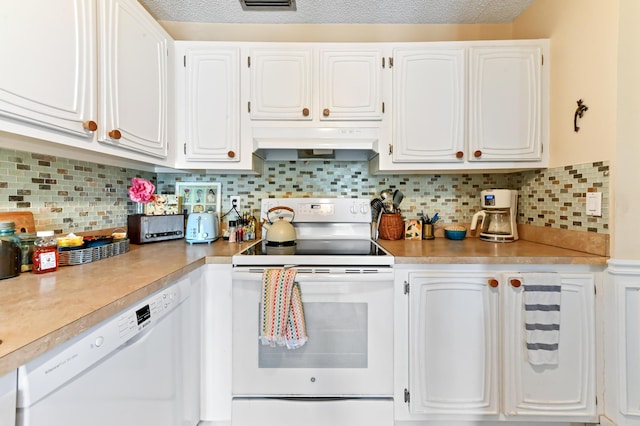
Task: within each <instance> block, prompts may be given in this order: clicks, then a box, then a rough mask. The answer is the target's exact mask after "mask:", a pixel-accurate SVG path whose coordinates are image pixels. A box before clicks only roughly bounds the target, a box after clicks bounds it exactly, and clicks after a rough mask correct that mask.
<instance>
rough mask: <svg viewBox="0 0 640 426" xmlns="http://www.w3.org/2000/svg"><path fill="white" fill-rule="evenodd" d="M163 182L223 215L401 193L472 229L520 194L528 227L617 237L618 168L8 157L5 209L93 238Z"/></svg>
mask: <svg viewBox="0 0 640 426" xmlns="http://www.w3.org/2000/svg"><path fill="white" fill-rule="evenodd" d="M136 176H139V177H143V178H146V179H150V180H152V181H156V182H157V187H158V192H161V193H174V191H175V183H176V182H177V181H180V182H185V181H195V182H208V181H213V182H219V183H221V185H222V211H223V213H225V212H226V211H228V209H229V208H230V203H229V195H240V196H241V197H242V198H243V200H244V203H243V210H257V209H258V208H259V204H260V200H261V199H262V198H265V197H320V196H329V197H364V198H373V197H375V196H378V195H379V193H380V191H381V190H382V189H384V188H391V189H399V190H400V191H402V192H403V194H404V195H405V198H404V200H403V202H402V204H401V206H400V207H401V209H402V211H403V214H404V216H405V217H407V218H414V217H417V214H418V212H420V211H424V212H425V213H426V214H429V215H432V214H433V213H435V212H439V214H440V216H441V217H442V218H443V221H444V222H463V223H466V222H470V221H471V217H472V216H473V214H474V213H475V212H476V211H477V210H478V209H479V207H480V198H479V197H480V191H481V190H482V189H488V188H511V189H517V190H519V193H520V201H519V205H518V209H519V218H518V222H519V223H530V224H532V225H536V226H547V227H552V228H562V229H572V230H578V231H590V232H598V233H605V234H606V233H609V211H608V210H609V209H608V202H609V165H608V162H596V163H588V164H578V165H572V166H566V167H559V168H553V169H546V170H538V171H526V172H517V173H492V174H441V175H440V174H432V175H404V174H403V175H387V176H373V175H369V171H368V165H367V164H366V163H364V162H362V163H360V162H346V161H343V162H340V161H307V162H303V161H300V162H286V161H281V162H276V161H273V162H267V163H265V169H264V173H263V174H262V175H260V176H254V175H235V174H215V175H211V174H196V173H193V174H192V173H159V174H157V175H156V174H154V173H151V172H141V171H139V170H132V169H125V168H119V167H113V166H105V165H102V164H96V163H89V162H83V161H76V160H69V159H65V158H60V157H52V156H45V155H41V154H37V153H28V152H22V151H14V150H7V149H0V200H1V201H0V211H12V210H21V211H31V212H33V214H34V217H35V218H36V228H37V229H38V230H42V229H53V230H55V231H56V232H63V233H68V232H74V231H89V230H95V229H102V228H112V227H118V226H125V225H126V217H127V214H130V213H134V209H135V203H132V202H131V201H129V198H128V196H127V188H128V186H129V185H130V180H131V178H132V177H136ZM590 191H598V192H602V193H603V200H602V206H603V210H602V217H587V216H586V215H585V204H586V193H587V192H590Z"/></svg>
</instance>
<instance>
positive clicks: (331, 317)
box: [256, 302, 368, 368]
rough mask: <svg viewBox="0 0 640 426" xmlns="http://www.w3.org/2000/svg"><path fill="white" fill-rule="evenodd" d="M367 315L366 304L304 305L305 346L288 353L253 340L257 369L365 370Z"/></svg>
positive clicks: (279, 347)
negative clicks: (256, 349) (306, 339)
mask: <svg viewBox="0 0 640 426" xmlns="http://www.w3.org/2000/svg"><path fill="white" fill-rule="evenodd" d="M258 309H259V307H256V312H259V311H258ZM367 311H368V310H367V304H366V303H353V302H352V303H331V302H315V303H305V304H304V316H305V321H306V324H307V335H308V336H309V340H308V341H307V343H305V345H304V346H302V347H301V348H298V349H295V350H291V349H287V348H284V347H281V346H276V347H271V346H268V345H262V344H260V343H259V342H258V339H256V344H257V345H258V367H259V368H367V334H368V330H367V324H368V318H367ZM259 321H260V320H259V319H258V322H259ZM258 327H259V324H258Z"/></svg>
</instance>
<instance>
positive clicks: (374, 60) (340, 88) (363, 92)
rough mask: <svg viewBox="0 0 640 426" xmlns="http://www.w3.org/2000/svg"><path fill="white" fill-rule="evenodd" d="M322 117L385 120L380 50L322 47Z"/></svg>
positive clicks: (320, 55) (326, 119)
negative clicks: (383, 115) (383, 118)
mask: <svg viewBox="0 0 640 426" xmlns="http://www.w3.org/2000/svg"><path fill="white" fill-rule="evenodd" d="M319 60H320V80H319V84H320V88H319V94H320V104H319V111H318V112H319V118H320V120H323V121H333V120H382V66H383V65H382V60H383V58H382V52H381V50H380V49H371V48H369V49H366V48H360V49H349V48H346V49H337V48H320V49H319Z"/></svg>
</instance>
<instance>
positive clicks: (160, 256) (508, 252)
mask: <svg viewBox="0 0 640 426" xmlns="http://www.w3.org/2000/svg"><path fill="white" fill-rule="evenodd" d="M379 243H380V244H381V245H382V246H383V247H384V248H385V249H386V250H387V251H389V252H390V253H391V254H393V255H394V256H396V258H395V263H397V264H435V263H492V264H499V263H503V264H508V263H521V264H522V263H526V264H532V263H541V264H543V263H546V264H590V265H605V264H606V259H607V258H606V257H602V256H596V255H592V254H587V253H582V252H577V251H573V250H566V249H561V248H556V247H552V246H548V245H543V244H537V243H532V242H527V241H517V242H515V243H507V244H493V243H486V242H482V241H478V239H477V238H467V239H465V240H463V241H449V240H446V239H444V238H436V239H435V240H431V241H404V240H401V241H384V240H381V241H379ZM250 244H251V243H241V244H236V243H228V242H226V241H223V240H219V241H217V242H215V243H213V244H211V245H208V244H196V245H188V244H186V243H185V242H184V240H177V241H169V242H162V243H154V244H148V245H141V246H137V245H133V244H132V245H131V250H130V251H129V252H128V253H124V254H121V255H118V256H114V257H111V258H108V259H103V260H99V261H96V262H93V263H88V264H85V265H77V266H64V267H61V268H59V269H58V270H57V271H56V272H51V273H47V274H41V275H36V274H32V273H23V274H21V275H20V276H18V277H15V278H9V279H6V280H0V341H1V343H0V375H3V374H5V373H8V372H9V371H11V370H13V369H15V368H17V367H18V366H20V365H22V364H24V363H25V362H27V361H29V360H31V359H33V358H35V357H37V356H38V355H41V354H43V353H45V352H46V351H48V350H50V349H52V348H54V347H55V346H57V345H58V344H60V343H62V342H64V341H66V340H68V339H70V338H72V337H74V336H75V335H77V334H79V333H81V332H82V331H84V330H87V329H88V328H90V327H92V326H94V325H95V324H97V323H99V322H100V321H103V320H105V319H107V318H109V317H111V316H113V315H115V314H117V313H118V312H119V311H121V310H122V309H124V308H126V307H128V306H130V305H132V304H133V303H135V302H137V301H138V300H140V299H142V298H144V297H146V296H148V295H150V294H151V293H153V292H155V291H157V290H159V289H161V288H163V287H165V286H166V285H168V284H170V283H172V282H174V281H175V280H177V279H178V278H180V277H181V276H183V275H184V274H186V273H188V272H190V271H192V270H194V269H196V268H198V267H199V266H201V265H204V264H205V263H221V264H225V263H227V264H229V263H230V262H231V256H232V255H233V254H235V253H237V252H239V251H241V250H242V249H244V248H245V247H246V246H248V245H250Z"/></svg>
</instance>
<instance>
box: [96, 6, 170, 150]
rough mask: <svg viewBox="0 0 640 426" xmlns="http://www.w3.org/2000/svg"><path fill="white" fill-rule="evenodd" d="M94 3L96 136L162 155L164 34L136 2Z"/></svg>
mask: <svg viewBox="0 0 640 426" xmlns="http://www.w3.org/2000/svg"><path fill="white" fill-rule="evenodd" d="M99 4H100V10H99V20H98V22H99V34H100V49H99V50H100V67H99V70H100V71H99V88H100V92H99V93H100V99H99V103H100V124H101V127H100V130H99V132H98V140H99V141H101V142H105V143H108V144H111V145H115V146H119V147H121V148H125V149H129V150H133V151H136V152H140V153H144V154H148V155H152V156H155V157H161V158H166V156H167V137H168V134H167V133H168V131H167V94H168V91H167V56H168V48H169V47H168V44H169V38H168V36H167V35H166V33H164V31H163V30H162V28H161V27H160V26H159V25H158V23H157V22H155V21H154V20H153V19H152V18H151V16H149V14H148V13H147V12H146V11H145V10H144V8H143V7H142V6H141V5H140V4H139V3H138V2H136V1H133V0H103V1H100V2H99Z"/></svg>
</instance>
